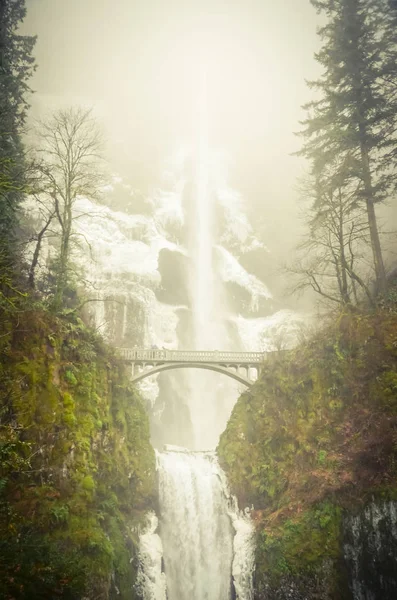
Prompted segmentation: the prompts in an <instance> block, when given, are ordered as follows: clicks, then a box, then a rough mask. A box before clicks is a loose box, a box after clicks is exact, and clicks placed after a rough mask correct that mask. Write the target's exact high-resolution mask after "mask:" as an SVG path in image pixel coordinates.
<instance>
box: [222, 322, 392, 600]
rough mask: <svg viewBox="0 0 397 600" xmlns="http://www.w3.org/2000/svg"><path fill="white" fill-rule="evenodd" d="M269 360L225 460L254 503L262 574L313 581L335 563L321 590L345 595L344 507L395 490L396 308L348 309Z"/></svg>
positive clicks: (245, 500)
mask: <svg viewBox="0 0 397 600" xmlns="http://www.w3.org/2000/svg"><path fill="white" fill-rule="evenodd" d="M269 364H271V368H267V369H265V370H264V372H263V374H262V376H261V378H260V380H259V381H258V382H257V383H256V384H255V385H254V386H253V387H252V388H251V389H250V390H249V391H247V392H246V393H245V394H243V395H242V396H241V398H240V399H239V400H238V402H237V404H236V406H235V408H234V410H233V413H232V415H231V418H230V420H229V423H228V425H227V428H226V431H225V432H224V433H223V435H222V436H221V439H220V442H219V446H218V454H219V458H220V462H221V464H222V466H223V467H224V469H225V470H226V472H227V474H228V477H229V481H230V484H231V487H232V490H233V491H234V492H235V493H236V494H237V496H238V497H239V501H240V504H241V505H247V504H248V505H250V504H254V506H255V509H256V512H255V513H254V514H255V518H256V522H257V530H258V553H259V554H258V557H257V581H259V580H261V578H262V580H265V579H266V580H267V581H269V580H270V583H271V585H273V584H274V585H275V583H274V582H275V581H276V580H277V577H281V576H282V577H284V578H285V577H287V579H288V578H291V577H292V578H293V580H294V581H301V582H306V583H302V585H306V584H307V581H308V579H307V577H309V575H310V573H311V572H312V573H317V574H316V575H315V577H317V578H319V579H321V569H323V568H324V566H322V565H324V564H325V562H324V561H328V563H327V564H328V566H327V569H328V570H327V577H328V578H329V588H328V591H327V592H326V593H325V592H324V590H323V591H322V592H321V594H323V596H321V594H320V596H321V597H324V598H325V597H327V598H335V599H336V598H341V597H343V592H342V591H341V588H340V587H338V586H339V583H340V577H339V575H338V573H340V572H341V570H340V569H339V566H338V561H339V560H340V556H341V548H340V540H339V533H338V523H339V521H340V515H341V511H342V512H343V511H354V510H356V509H358V507H360V506H361V505H362V504H365V503H366V502H369V501H370V500H371V499H372V498H373V497H381V498H393V497H395V494H396V491H397V486H396V484H395V482H396V480H397V479H396V475H397V446H396V443H395V440H396V439H397V437H396V436H397V403H396V397H397V315H396V314H395V313H392V312H390V311H385V310H378V311H377V312H373V313H363V314H360V313H355V314H342V315H340V316H339V317H338V318H336V319H334V322H333V323H332V324H330V325H328V326H327V327H325V328H324V329H323V330H322V331H321V332H319V333H318V334H317V335H315V336H313V337H312V338H311V339H310V340H308V341H307V342H305V343H303V344H301V345H300V346H299V347H298V348H297V349H296V350H294V351H291V352H288V353H281V354H280V355H275V357H274V358H273V359H272V360H271V362H270V363H269ZM268 366H269V365H268ZM324 511H325V512H326V514H327V511H328V512H329V515H328V516H329V517H330V518H329V520H328V517H327V518H326V519H325V520H324ZM313 577H314V575H313ZM302 578H303V579H302ZM323 579H324V577H323ZM289 581H291V579H289ZM316 581H317V580H316ZM269 585H270V584H269ZM316 585H317V584H316ZM335 590H337V591H335ZM270 597H272V596H271V595H270V596H269V598H270ZM277 597H278V596H277ZM280 597H281V596H280ZM313 597H314V596H313Z"/></svg>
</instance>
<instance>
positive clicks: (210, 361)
mask: <svg viewBox="0 0 397 600" xmlns="http://www.w3.org/2000/svg"><path fill="white" fill-rule="evenodd" d="M118 352H119V354H120V355H121V358H122V359H123V360H124V361H125V362H126V363H128V364H130V365H131V367H132V369H131V374H132V376H131V381H133V382H138V381H141V380H142V379H145V377H150V375H154V374H155V373H161V372H162V371H170V370H172V369H206V370H208V371H215V372H216V373H222V374H223V375H227V376H228V377H231V378H232V379H235V380H236V381H238V382H239V383H242V384H244V385H246V386H248V387H249V386H250V385H252V384H253V383H254V382H255V380H256V379H257V378H258V377H259V374H260V372H261V370H262V368H263V366H264V362H265V360H266V359H267V357H268V356H269V354H272V353H271V352H220V351H218V350H214V351H212V352H205V351H193V350H188V351H185V350H165V349H163V350H158V349H152V350H147V349H143V348H119V349H118ZM253 373H255V374H256V377H252V375H253Z"/></svg>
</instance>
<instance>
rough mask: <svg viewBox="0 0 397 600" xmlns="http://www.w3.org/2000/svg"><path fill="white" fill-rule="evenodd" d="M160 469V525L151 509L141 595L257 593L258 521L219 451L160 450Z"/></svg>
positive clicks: (227, 598)
mask: <svg viewBox="0 0 397 600" xmlns="http://www.w3.org/2000/svg"><path fill="white" fill-rule="evenodd" d="M157 469H158V483H159V509H160V515H159V526H158V531H156V525H157V521H154V519H155V517H154V515H151V517H150V526H149V528H148V530H147V531H146V532H145V533H144V534H142V535H141V556H140V567H139V574H138V586H139V593H140V595H141V596H142V598H143V599H144V600H165V598H166V599H167V600H233V599H234V598H236V599H237V600H252V573H253V568H254V540H253V526H252V523H251V521H250V518H249V515H246V514H244V513H241V512H239V511H238V508H237V503H236V500H235V499H234V498H233V497H232V496H231V495H230V493H229V491H228V487H227V482H226V477H225V474H224V473H223V471H222V470H221V468H220V467H219V465H218V462H217V458H216V455H215V453H213V452H191V451H188V450H184V449H176V448H175V449H173V450H167V451H165V452H162V453H158V455H157ZM153 523H155V525H154V526H153ZM160 548H161V549H160ZM159 549H160V550H159ZM161 552H162V554H163V556H162V558H161V556H160V555H161ZM163 571H164V572H163Z"/></svg>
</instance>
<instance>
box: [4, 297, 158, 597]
mask: <svg viewBox="0 0 397 600" xmlns="http://www.w3.org/2000/svg"><path fill="white" fill-rule="evenodd" d="M2 317H3V318H2V320H1V335H0V344H1V346H0V351H1V361H0V362H1V368H0V390H1V394H0V455H1V465H0V556H1V559H0V560H1V564H0V572H1V584H2V585H1V586H0V598H5V599H11V598H18V599H19V598H21V599H22V598H23V599H25V598H26V599H28V598H29V599H34V598H41V599H43V598H51V599H52V598H57V597H62V598H71V599H72V598H73V599H74V598H83V597H86V598H98V599H99V598H100V599H104V600H105V599H108V598H114V597H116V596H117V597H118V598H133V597H134V595H133V583H134V580H135V573H136V569H137V565H136V544H137V540H138V533H137V527H138V526H139V523H140V522H141V520H142V516H143V513H144V511H145V510H147V508H148V507H150V506H152V504H153V495H154V477H155V464H154V452H153V449H152V447H151V445H150V442H149V425H148V419H147V416H146V414H145V411H144V409H143V406H142V404H141V401H140V398H139V397H138V396H137V394H136V392H135V391H134V390H133V389H132V388H130V387H129V384H128V380H127V378H126V376H125V374H124V367H123V365H122V364H121V363H120V362H119V361H118V360H117V359H116V358H115V356H114V354H113V352H112V351H111V350H110V349H109V348H108V347H106V346H105V345H104V344H103V342H102V341H101V340H100V339H99V338H98V337H96V336H95V335H94V334H92V333H90V332H89V331H88V330H87V329H86V328H85V326H84V325H83V323H82V322H81V321H80V320H79V319H78V318H76V317H68V318H64V319H62V318H55V317H53V316H51V315H49V314H48V313H47V312H45V311H42V310H40V309H27V308H25V309H23V310H19V311H18V312H17V313H16V314H14V315H12V316H7V315H6V314H2Z"/></svg>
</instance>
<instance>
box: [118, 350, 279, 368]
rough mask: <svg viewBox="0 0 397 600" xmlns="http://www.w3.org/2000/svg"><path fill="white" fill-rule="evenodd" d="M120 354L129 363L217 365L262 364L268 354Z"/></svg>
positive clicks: (213, 352)
mask: <svg viewBox="0 0 397 600" xmlns="http://www.w3.org/2000/svg"><path fill="white" fill-rule="evenodd" d="M118 352H119V354H120V355H121V357H122V358H123V359H124V360H127V361H129V362H149V361H153V362H167V363H171V362H177V363H182V362H191V363H197V362H202V363H217V364H225V365H228V364H241V365H244V364H249V365H254V364H261V363H263V362H264V361H265V360H266V357H267V355H268V354H269V353H268V352H222V351H218V350H214V351H200V350H165V349H163V350H158V349H151V350H148V349H144V348H119V349H118Z"/></svg>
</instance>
